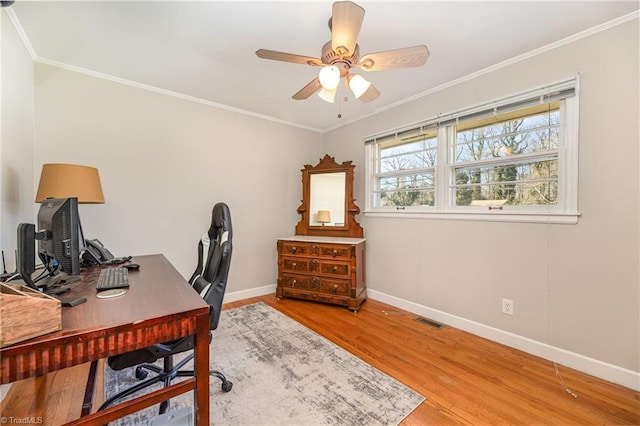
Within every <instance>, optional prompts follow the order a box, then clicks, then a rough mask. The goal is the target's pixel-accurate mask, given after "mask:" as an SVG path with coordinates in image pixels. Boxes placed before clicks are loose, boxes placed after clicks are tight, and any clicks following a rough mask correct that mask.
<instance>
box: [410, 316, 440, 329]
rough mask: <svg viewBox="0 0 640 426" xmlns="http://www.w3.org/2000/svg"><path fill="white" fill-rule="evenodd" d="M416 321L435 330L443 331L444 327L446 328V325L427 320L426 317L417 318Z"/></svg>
mask: <svg viewBox="0 0 640 426" xmlns="http://www.w3.org/2000/svg"><path fill="white" fill-rule="evenodd" d="M415 321H418V322H420V323H422V324H427V325H429V326H431V327H433V328H437V329H441V328H442V327H444V324H440V323H439V322H437V321H434V320H432V319H429V318H425V317H416V318H415Z"/></svg>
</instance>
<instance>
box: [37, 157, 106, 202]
mask: <svg viewBox="0 0 640 426" xmlns="http://www.w3.org/2000/svg"><path fill="white" fill-rule="evenodd" d="M69 197H76V198H78V203H83V204H103V203H104V194H103V193H102V185H101V184H100V175H99V174H98V169H96V168H95V167H89V166H82V165H78V164H43V165H42V173H41V174H40V184H38V193H37V195H36V203H41V202H42V201H43V200H46V199H47V198H69Z"/></svg>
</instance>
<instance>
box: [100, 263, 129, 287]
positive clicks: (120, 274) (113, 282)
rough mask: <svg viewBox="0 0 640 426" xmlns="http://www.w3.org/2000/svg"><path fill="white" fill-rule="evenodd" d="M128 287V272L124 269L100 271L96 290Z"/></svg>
mask: <svg viewBox="0 0 640 426" xmlns="http://www.w3.org/2000/svg"><path fill="white" fill-rule="evenodd" d="M127 287H129V271H128V270H127V269H125V268H105V269H101V270H100V276H98V283H97V284H96V289H97V290H111V289H113V288H127Z"/></svg>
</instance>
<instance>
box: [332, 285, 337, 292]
mask: <svg viewBox="0 0 640 426" xmlns="http://www.w3.org/2000/svg"><path fill="white" fill-rule="evenodd" d="M337 292H338V286H337V285H334V286H333V293H334V294H335V293H337Z"/></svg>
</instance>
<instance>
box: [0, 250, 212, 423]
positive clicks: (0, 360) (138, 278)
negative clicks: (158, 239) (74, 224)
mask: <svg viewBox="0 0 640 426" xmlns="http://www.w3.org/2000/svg"><path fill="white" fill-rule="evenodd" d="M132 261H134V262H135V263H138V264H140V270H139V271H131V272H130V273H129V283H130V287H129V290H128V291H127V293H126V294H124V295H123V296H119V297H116V298H112V299H98V298H97V297H96V293H97V292H96V289H95V283H96V280H97V277H98V274H99V271H100V269H99V268H98V267H93V268H86V270H85V271H83V273H82V274H81V280H80V281H79V282H76V283H73V284H71V285H70V286H69V287H70V288H71V292H70V293H67V294H71V295H77V296H84V297H86V298H87V302H86V303H83V304H81V305H77V306H74V307H72V308H62V330H61V331H59V332H55V333H51V334H47V335H44V336H40V337H37V338H35V339H30V340H27V341H24V342H20V343H17V344H15V345H12V346H9V347H6V348H2V349H0V366H1V367H2V368H1V374H0V383H1V384H4V383H10V382H13V381H16V380H21V379H25V378H28V377H34V376H39V375H42V374H46V373H49V372H52V371H56V370H60V369H62V368H66V367H71V366H74V365H78V364H82V363H86V362H90V361H96V360H98V359H102V358H106V357H109V356H111V355H116V354H121V353H125V352H129V351H132V350H135V349H140V348H144V347H147V346H150V345H153V344H154V343H160V342H165V341H168V340H172V339H178V338H180V337H184V336H189V335H195V358H194V365H195V369H196V376H195V378H189V379H187V380H184V381H181V382H179V383H176V384H173V385H171V386H169V387H167V388H163V389H160V390H158V391H155V392H152V393H149V394H147V395H143V396H141V397H138V398H136V399H133V400H131V401H127V402H123V403H121V404H118V405H116V406H113V407H110V408H107V409H105V410H103V411H100V412H97V413H93V414H90V415H87V416H84V417H81V418H80V419H78V420H76V421H73V422H70V423H68V424H85V423H92V424H99V423H107V422H110V421H112V420H115V419H117V418H119V417H122V416H124V415H127V414H131V413H134V412H136V411H138V410H140V409H142V408H145V407H149V406H152V405H155V404H159V403H160V402H161V401H163V400H166V399H168V398H172V397H175V396H176V395H179V394H181V393H185V392H188V391H190V390H194V391H195V395H194V402H195V405H196V406H195V409H196V410H195V411H196V421H197V424H198V425H207V426H208V425H209V305H207V303H206V302H205V301H204V300H203V299H202V298H201V297H200V296H199V295H198V294H197V293H196V292H195V291H193V289H192V288H191V287H190V286H189V284H188V283H187V282H186V281H185V279H184V278H183V277H182V276H181V275H180V274H179V273H178V271H176V269H175V268H174V267H173V266H172V265H171V264H170V263H169V261H168V260H167V259H166V258H165V257H164V256H163V255H148V256H136V257H135V258H134V259H133V260H132Z"/></svg>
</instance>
